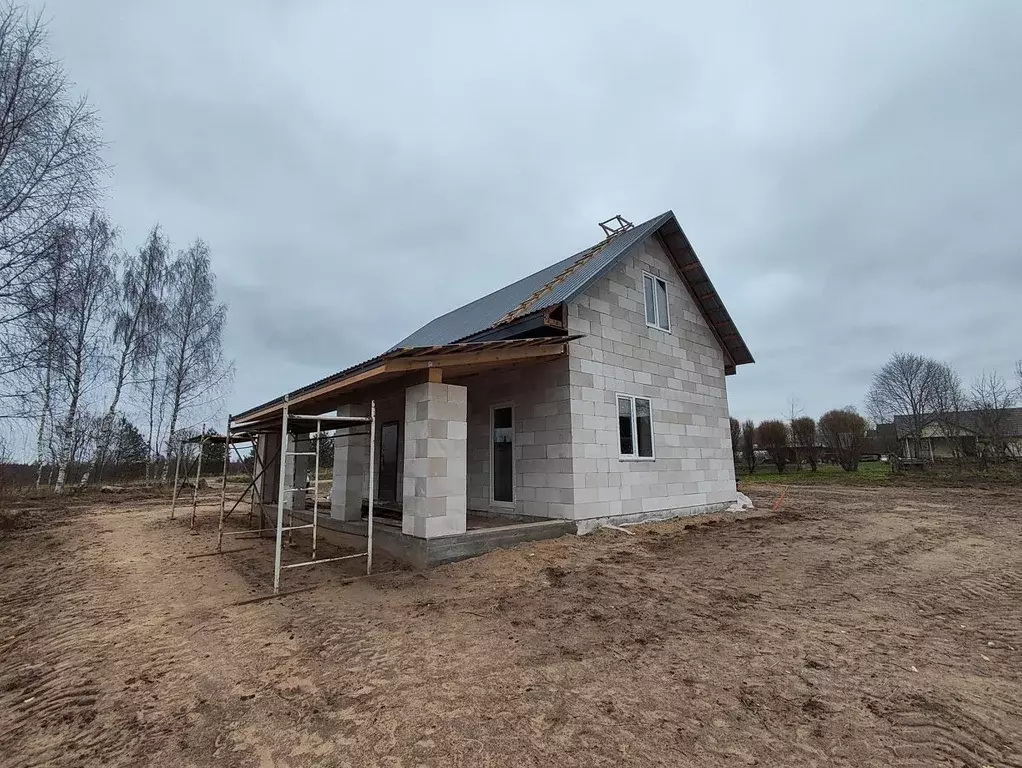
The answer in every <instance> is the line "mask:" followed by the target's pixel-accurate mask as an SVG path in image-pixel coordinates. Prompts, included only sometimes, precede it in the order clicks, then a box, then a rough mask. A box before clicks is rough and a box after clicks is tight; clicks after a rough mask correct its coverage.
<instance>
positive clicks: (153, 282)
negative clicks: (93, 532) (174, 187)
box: [92, 226, 170, 476]
mask: <svg viewBox="0 0 1022 768" xmlns="http://www.w3.org/2000/svg"><path fill="white" fill-rule="evenodd" d="M169 249H170V246H169V244H168V243H167V240H166V238H164V237H163V235H162V234H161V233H160V228H159V226H155V227H153V228H152V230H150V232H149V236H148V237H147V238H146V242H145V245H144V246H142V247H141V248H139V250H138V252H137V253H136V254H135V255H134V256H130V257H128V258H127V259H125V261H124V263H123V265H122V268H121V272H120V275H119V279H118V281H117V283H116V285H115V290H114V292H113V305H114V309H113V313H114V316H113V324H112V327H111V333H112V336H113V338H112V342H113V348H114V350H115V371H114V380H113V396H112V397H111V400H110V407H109V408H108V409H107V412H106V416H105V417H104V418H103V421H102V423H101V424H100V428H99V436H98V439H97V445H96V452H95V455H94V457H93V463H92V474H93V476H96V475H97V473H98V471H99V468H100V467H101V466H102V465H103V461H104V458H105V455H106V452H107V450H108V448H109V445H110V440H111V438H112V436H113V431H114V425H115V418H116V415H117V406H118V404H119V403H120V399H121V392H122V390H123V389H124V384H125V382H126V381H127V378H128V376H129V375H130V374H133V373H136V372H137V371H138V369H139V368H140V367H141V366H142V365H143V364H144V363H145V361H146V357H147V355H148V354H151V353H152V351H153V350H152V346H153V345H152V338H151V337H152V336H153V335H154V334H155V332H156V330H157V329H158V326H159V321H160V320H161V319H162V317H163V314H164V313H163V308H162V306H161V304H162V299H163V283H164V282H165V281H166V279H167V266H168V265H167V256H168V252H169Z"/></svg>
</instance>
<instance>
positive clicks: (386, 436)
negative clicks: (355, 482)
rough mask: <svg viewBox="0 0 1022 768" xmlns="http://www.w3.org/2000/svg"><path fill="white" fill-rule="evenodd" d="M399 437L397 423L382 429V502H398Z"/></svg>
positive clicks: (387, 424)
mask: <svg viewBox="0 0 1022 768" xmlns="http://www.w3.org/2000/svg"><path fill="white" fill-rule="evenodd" d="M397 435H398V422H396V421H388V422H387V423H386V424H384V425H383V426H382V427H381V428H380V488H379V492H378V493H377V498H378V499H379V500H380V501H397Z"/></svg>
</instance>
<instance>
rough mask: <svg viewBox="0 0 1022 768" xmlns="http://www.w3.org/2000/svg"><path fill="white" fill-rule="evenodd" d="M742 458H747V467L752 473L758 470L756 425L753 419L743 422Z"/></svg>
mask: <svg viewBox="0 0 1022 768" xmlns="http://www.w3.org/2000/svg"><path fill="white" fill-rule="evenodd" d="M742 458H744V459H745V468H746V469H747V470H748V471H749V474H750V475H751V474H752V473H753V472H755V471H756V425H755V424H753V423H752V419H746V420H745V421H743V422H742Z"/></svg>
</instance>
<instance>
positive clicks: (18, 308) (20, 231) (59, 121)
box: [0, 4, 102, 376]
mask: <svg viewBox="0 0 1022 768" xmlns="http://www.w3.org/2000/svg"><path fill="white" fill-rule="evenodd" d="M45 44H46V25H45V24H44V23H43V22H42V19H41V16H40V15H39V14H31V13H29V12H28V11H27V10H25V9H24V8H22V7H20V6H17V5H11V4H5V5H3V6H0V328H2V329H3V333H2V334H0V376H5V375H6V374H10V373H12V372H18V371H22V370H24V369H25V368H26V367H28V366H30V365H31V364H32V355H31V354H30V353H31V351H32V350H31V348H30V347H28V348H26V347H27V345H28V344H29V343H30V341H31V337H30V335H29V334H27V333H26V332H25V329H24V325H23V323H24V321H25V320H26V319H27V318H29V317H30V316H31V315H32V314H33V313H35V312H36V311H37V310H38V309H39V305H37V304H35V303H34V302H33V301H32V300H31V299H33V298H34V297H35V296H36V294H34V293H33V292H32V291H31V290H30V289H31V288H32V286H34V285H35V284H36V282H37V281H38V280H39V279H40V277H41V276H43V275H44V274H45V270H46V268H47V263H46V260H44V259H41V258H40V253H41V251H42V250H43V248H44V247H45V245H46V241H47V239H48V236H49V233H50V232H51V231H52V229H53V227H54V226H55V224H56V223H57V222H58V221H59V220H61V219H62V218H64V217H65V216H67V215H69V214H72V213H76V212H79V211H83V210H85V209H86V208H87V207H88V206H89V205H91V204H92V202H93V199H94V195H95V192H96V183H97V178H98V175H99V173H100V172H101V171H102V163H101V161H100V158H99V150H100V146H101V143H100V140H99V134H98V131H97V121H96V116H95V114H94V113H93V111H92V109H91V108H90V107H89V105H88V103H87V102H86V101H85V100H84V99H77V100H76V99H75V98H73V97H72V96H71V93H70V91H71V87H70V83H69V82H68V80H67V77H66V75H65V73H64V69H63V67H62V66H61V64H60V63H59V62H57V61H55V60H53V59H51V58H50V57H49V54H48V52H47V51H46V47H45Z"/></svg>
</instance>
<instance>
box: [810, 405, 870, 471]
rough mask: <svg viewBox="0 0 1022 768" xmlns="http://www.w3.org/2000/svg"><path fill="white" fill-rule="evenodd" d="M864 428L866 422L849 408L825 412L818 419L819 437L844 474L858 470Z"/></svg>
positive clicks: (863, 439)
mask: <svg viewBox="0 0 1022 768" xmlns="http://www.w3.org/2000/svg"><path fill="white" fill-rule="evenodd" d="M866 428H867V424H866V420H865V419H864V418H862V416H860V415H859V414H858V413H857V412H856V410H855V409H854V408H853V407H851V406H848V407H847V408H836V409H834V410H833V411H827V412H826V413H825V414H823V416H821V417H820V436H821V437H822V438H823V442H824V443H825V444H826V445H827V447H828V448H830V449H831V451H833V452H834V455H835V456H836V457H837V460H838V463H839V464H840V465H841V468H842V469H844V470H845V471H846V472H854V471H855V470H856V469H858V468H859V457H860V456H861V455H862V445H863V443H864V442H865V440H866Z"/></svg>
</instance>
